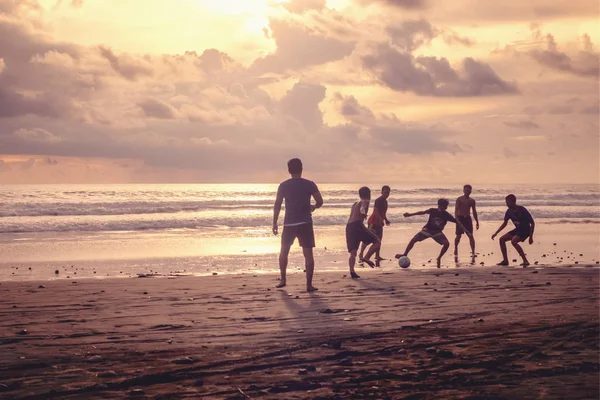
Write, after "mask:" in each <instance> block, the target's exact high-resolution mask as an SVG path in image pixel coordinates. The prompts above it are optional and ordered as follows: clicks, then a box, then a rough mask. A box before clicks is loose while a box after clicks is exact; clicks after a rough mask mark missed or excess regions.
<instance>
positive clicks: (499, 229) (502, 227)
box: [492, 221, 508, 240]
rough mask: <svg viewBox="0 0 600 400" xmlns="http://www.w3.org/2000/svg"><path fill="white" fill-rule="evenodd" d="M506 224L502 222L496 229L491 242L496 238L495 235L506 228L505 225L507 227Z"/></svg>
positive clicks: (506, 222)
mask: <svg viewBox="0 0 600 400" xmlns="http://www.w3.org/2000/svg"><path fill="white" fill-rule="evenodd" d="M507 224H508V221H504V222H503V223H502V225H500V228H498V230H497V231H496V233H494V234H493V235H492V240H494V239H495V238H496V236H497V235H498V234H499V233H500V231H501V230H502V229H504V228H506V225H507Z"/></svg>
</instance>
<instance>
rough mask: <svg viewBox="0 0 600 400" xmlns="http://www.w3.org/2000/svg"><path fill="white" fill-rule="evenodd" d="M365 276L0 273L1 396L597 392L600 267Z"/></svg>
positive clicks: (549, 395)
mask: <svg viewBox="0 0 600 400" xmlns="http://www.w3.org/2000/svg"><path fill="white" fill-rule="evenodd" d="M359 273H361V275H362V276H363V278H362V279H360V280H356V281H353V280H351V279H349V278H347V277H344V274H345V273H343V272H331V273H319V271H317V273H316V276H315V285H316V286H317V287H319V288H320V291H319V292H317V293H315V294H307V293H305V292H304V291H303V282H302V281H303V278H304V277H303V276H302V274H293V275H291V276H290V277H289V278H288V282H289V286H288V287H287V288H285V289H284V290H277V289H275V288H274V286H275V285H276V283H277V277H276V276H273V275H258V276H254V275H248V274H246V275H218V276H206V277H190V276H185V277H170V278H166V277H161V278H159V277H152V278H121V279H118V278H112V279H104V280H101V279H86V280H79V281H76V280H66V279H65V280H55V281H45V282H33V281H26V282H2V283H1V284H0V398H1V399H42V398H43V399H121V398H149V399H248V398H263V399H336V398H339V399H346V398H369V399H371V398H372V399H448V398H461V399H516V398H531V399H537V398H545V399H564V398H569V399H591V398H598V396H599V384H600V382H599V370H600V369H599V363H598V355H599V345H598V344H599V302H598V285H599V269H598V268H597V267H596V266H594V267H591V268H568V267H560V268H559V267H557V268H549V267H545V268H543V269H533V268H518V267H510V268H500V267H492V268H485V269H484V268H477V267H470V268H459V269H452V270H444V269H442V270H437V269H435V268H432V269H427V270H411V269H408V270H399V269H392V268H391V267H390V268H386V269H383V270H372V271H371V270H369V271H366V272H365V271H364V270H360V271H359ZM40 285H42V286H44V287H40Z"/></svg>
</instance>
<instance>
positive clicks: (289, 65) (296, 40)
mask: <svg viewBox="0 0 600 400" xmlns="http://www.w3.org/2000/svg"><path fill="white" fill-rule="evenodd" d="M269 26H270V28H271V37H272V38H273V39H275V44H276V45H277V49H276V50H275V52H274V53H272V54H269V55H267V56H265V57H262V58H258V59H257V60H255V61H254V63H253V64H252V66H251V67H250V70H251V71H252V72H256V73H263V74H264V73H267V72H285V71H288V70H298V69H300V68H305V67H309V66H314V65H321V64H325V63H328V62H331V61H336V60H340V59H342V58H344V57H346V56H348V55H350V53H352V50H353V49H354V46H355V43H354V42H351V41H343V40H339V39H336V38H333V37H330V36H326V35H324V34H323V33H321V32H318V31H316V30H315V29H313V28H310V27H308V26H305V25H304V24H302V23H300V22H294V21H291V20H278V19H271V21H270V23H269Z"/></svg>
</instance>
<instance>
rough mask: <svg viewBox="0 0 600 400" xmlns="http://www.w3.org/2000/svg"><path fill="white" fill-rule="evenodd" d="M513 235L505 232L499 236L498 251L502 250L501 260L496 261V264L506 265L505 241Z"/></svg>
mask: <svg viewBox="0 0 600 400" xmlns="http://www.w3.org/2000/svg"><path fill="white" fill-rule="evenodd" d="M512 238H513V235H511V234H510V233H507V234H506V235H504V236H502V237H501V238H500V251H501V252H502V261H501V262H499V263H498V265H504V266H506V265H508V251H507V250H506V242H508V241H509V240H512Z"/></svg>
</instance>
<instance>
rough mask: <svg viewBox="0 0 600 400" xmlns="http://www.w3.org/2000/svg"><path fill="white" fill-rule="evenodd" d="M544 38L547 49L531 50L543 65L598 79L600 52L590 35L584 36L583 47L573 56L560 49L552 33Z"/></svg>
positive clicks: (532, 54)
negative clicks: (596, 49)
mask: <svg viewBox="0 0 600 400" xmlns="http://www.w3.org/2000/svg"><path fill="white" fill-rule="evenodd" d="M538 35H539V33H538ZM544 39H545V42H546V43H545V44H546V48H545V49H543V50H540V49H533V50H531V51H530V52H529V54H530V55H531V56H532V57H533V58H534V59H535V60H537V61H538V62H539V63H540V64H541V65H543V66H545V67H547V68H550V69H553V70H556V71H561V72H567V73H571V74H574V75H579V76H584V77H591V78H595V79H598V74H599V73H600V53H599V52H597V51H594V46H593V44H592V41H591V39H590V37H589V35H587V34H586V35H584V36H583V38H582V42H583V49H582V50H581V51H579V52H578V53H577V54H575V55H573V56H570V55H568V54H567V53H566V52H562V51H559V49H558V45H557V44H556V40H555V39H554V36H552V35H551V34H547V35H545V37H544Z"/></svg>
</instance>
